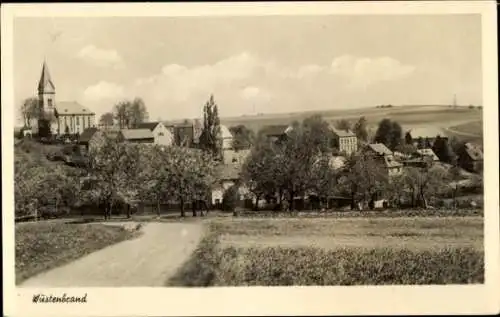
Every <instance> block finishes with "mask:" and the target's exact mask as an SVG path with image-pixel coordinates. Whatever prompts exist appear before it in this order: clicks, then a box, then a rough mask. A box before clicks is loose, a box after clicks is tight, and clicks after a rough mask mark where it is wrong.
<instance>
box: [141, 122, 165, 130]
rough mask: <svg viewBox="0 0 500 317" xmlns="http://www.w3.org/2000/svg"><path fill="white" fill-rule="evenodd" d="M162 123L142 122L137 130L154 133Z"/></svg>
mask: <svg viewBox="0 0 500 317" xmlns="http://www.w3.org/2000/svg"><path fill="white" fill-rule="evenodd" d="M158 124H160V122H142V123H139V124H138V125H137V128H136V129H149V130H151V131H153V130H154V129H155V128H156V126H157V125H158Z"/></svg>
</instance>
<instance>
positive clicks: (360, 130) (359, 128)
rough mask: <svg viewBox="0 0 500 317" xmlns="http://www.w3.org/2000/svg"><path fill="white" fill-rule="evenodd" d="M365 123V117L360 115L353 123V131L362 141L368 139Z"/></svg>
mask: <svg viewBox="0 0 500 317" xmlns="http://www.w3.org/2000/svg"><path fill="white" fill-rule="evenodd" d="M366 124H367V123H366V118H365V117H361V118H359V120H358V121H357V122H356V124H355V125H354V133H355V134H356V136H357V138H358V139H359V140H361V141H364V142H366V141H368V130H367V128H366Z"/></svg>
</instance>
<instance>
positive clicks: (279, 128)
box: [259, 124, 292, 142]
mask: <svg viewBox="0 0 500 317" xmlns="http://www.w3.org/2000/svg"><path fill="white" fill-rule="evenodd" d="M291 130H292V126H290V125H286V124H280V125H267V126H264V127H263V128H261V129H260V131H259V133H261V134H262V135H264V136H265V137H266V138H268V139H269V140H271V141H273V142H276V141H279V140H282V139H283V138H285V137H286V135H287V133H288V132H289V131H291Z"/></svg>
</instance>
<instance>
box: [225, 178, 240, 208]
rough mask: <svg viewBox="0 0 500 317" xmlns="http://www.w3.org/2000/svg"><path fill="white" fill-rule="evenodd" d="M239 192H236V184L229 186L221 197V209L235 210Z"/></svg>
mask: <svg viewBox="0 0 500 317" xmlns="http://www.w3.org/2000/svg"><path fill="white" fill-rule="evenodd" d="M239 196H240V195H239V192H238V186H236V185H233V186H231V187H229V188H228V189H227V190H226V191H225V192H224V195H223V197H222V209H223V210H224V211H233V212H234V211H235V210H236V207H237V206H238V202H239V200H240V199H239V198H240V197H239Z"/></svg>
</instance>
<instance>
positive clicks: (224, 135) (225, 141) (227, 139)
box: [220, 124, 233, 150]
mask: <svg viewBox="0 0 500 317" xmlns="http://www.w3.org/2000/svg"><path fill="white" fill-rule="evenodd" d="M220 137H221V139H222V149H223V150H230V149H232V148H233V134H232V133H231V131H229V128H228V127H227V126H225V125H222V124H221V125H220Z"/></svg>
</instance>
